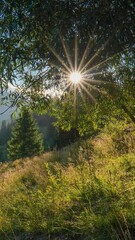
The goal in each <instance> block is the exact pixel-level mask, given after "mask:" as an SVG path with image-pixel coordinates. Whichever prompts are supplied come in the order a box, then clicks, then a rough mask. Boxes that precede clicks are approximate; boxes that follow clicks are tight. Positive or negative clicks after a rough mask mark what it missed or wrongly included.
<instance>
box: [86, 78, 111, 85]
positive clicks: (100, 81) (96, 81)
mask: <svg viewBox="0 0 135 240" xmlns="http://www.w3.org/2000/svg"><path fill="white" fill-rule="evenodd" d="M83 80H84V81H85V82H89V83H93V84H99V83H101V84H103V83H108V81H104V80H98V79H96V80H95V79H89V78H83Z"/></svg>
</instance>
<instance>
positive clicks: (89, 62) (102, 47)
mask: <svg viewBox="0 0 135 240" xmlns="http://www.w3.org/2000/svg"><path fill="white" fill-rule="evenodd" d="M111 38H112V36H110V37H109V38H108V39H107V41H106V42H105V43H104V44H103V45H101V47H100V48H99V49H98V50H97V51H96V52H95V54H94V55H93V56H92V58H90V60H89V61H88V62H87V63H86V64H85V65H84V67H83V68H82V69H81V72H82V71H83V70H84V69H86V68H87V67H88V66H89V65H90V64H91V63H92V62H93V60H94V59H95V58H96V57H97V56H98V55H99V54H100V53H101V52H102V51H103V50H104V49H105V47H106V46H107V44H108V43H109V41H110V39H111Z"/></svg>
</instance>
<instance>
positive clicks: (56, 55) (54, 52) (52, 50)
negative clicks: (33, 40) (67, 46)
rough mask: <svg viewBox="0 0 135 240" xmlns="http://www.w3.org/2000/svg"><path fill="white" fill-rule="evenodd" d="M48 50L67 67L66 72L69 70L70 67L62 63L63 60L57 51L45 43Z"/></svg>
mask: <svg viewBox="0 0 135 240" xmlns="http://www.w3.org/2000/svg"><path fill="white" fill-rule="evenodd" d="M47 47H48V48H49V50H50V51H51V52H52V53H53V54H54V56H55V57H56V58H57V59H58V60H59V62H60V63H61V64H62V65H63V66H64V67H65V68H66V69H67V71H68V72H71V69H70V68H69V67H68V66H67V65H66V64H65V63H64V60H63V59H62V58H61V57H60V56H59V55H58V54H57V52H56V51H55V50H54V49H53V48H51V47H50V46H49V45H47Z"/></svg>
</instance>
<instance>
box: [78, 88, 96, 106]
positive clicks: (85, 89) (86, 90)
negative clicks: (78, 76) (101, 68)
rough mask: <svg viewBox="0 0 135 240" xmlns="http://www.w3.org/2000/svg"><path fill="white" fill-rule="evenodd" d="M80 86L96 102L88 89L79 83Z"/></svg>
mask: <svg viewBox="0 0 135 240" xmlns="http://www.w3.org/2000/svg"><path fill="white" fill-rule="evenodd" d="M80 86H81V87H82V88H83V90H84V91H85V92H86V93H87V94H88V95H89V96H90V98H91V99H92V100H93V101H94V102H96V99H95V98H94V97H93V96H92V94H91V93H90V92H89V91H88V89H87V88H86V87H85V86H84V85H83V84H82V83H80Z"/></svg>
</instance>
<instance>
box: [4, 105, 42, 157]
mask: <svg viewBox="0 0 135 240" xmlns="http://www.w3.org/2000/svg"><path fill="white" fill-rule="evenodd" d="M42 152H43V140H42V136H41V134H40V132H39V129H38V126H37V123H36V121H35V119H34V118H33V116H32V114H31V112H30V111H29V110H27V109H23V111H22V112H21V113H20V116H19V118H18V119H17V121H16V125H15V126H14V128H13V129H12V136H11V139H10V140H9V141H8V157H9V159H10V160H15V159H18V158H25V157H32V156H36V155H40V154H41V153H42Z"/></svg>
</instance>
